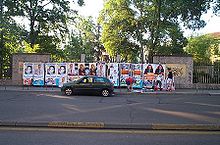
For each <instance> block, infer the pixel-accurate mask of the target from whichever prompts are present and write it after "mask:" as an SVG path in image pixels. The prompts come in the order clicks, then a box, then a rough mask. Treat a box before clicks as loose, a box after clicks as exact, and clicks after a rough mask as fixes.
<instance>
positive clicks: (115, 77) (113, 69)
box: [108, 63, 119, 87]
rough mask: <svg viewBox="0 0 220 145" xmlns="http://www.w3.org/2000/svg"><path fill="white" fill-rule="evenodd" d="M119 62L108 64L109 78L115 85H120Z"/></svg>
mask: <svg viewBox="0 0 220 145" xmlns="http://www.w3.org/2000/svg"><path fill="white" fill-rule="evenodd" d="M118 65H119V64H118V63H109V64H108V79H109V80H110V81H111V82H112V83H113V84H114V86H115V87H118V86H119V70H118V69H119V67H118Z"/></svg>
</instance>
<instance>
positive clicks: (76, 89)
mask: <svg viewBox="0 0 220 145" xmlns="http://www.w3.org/2000/svg"><path fill="white" fill-rule="evenodd" d="M61 91H62V92H64V93H65V94H66V95H67V96H70V95H72V94H73V93H74V94H75V93H76V94H100V95H102V96H104V97H107V96H110V95H112V93H113V91H114V85H113V84H112V83H111V81H110V80H109V79H107V78H105V77H97V76H85V77H83V78H80V79H78V80H76V81H72V82H68V83H64V84H63V87H62V88H61Z"/></svg>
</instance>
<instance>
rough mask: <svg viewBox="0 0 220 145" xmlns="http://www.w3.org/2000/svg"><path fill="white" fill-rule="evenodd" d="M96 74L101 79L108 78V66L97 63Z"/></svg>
mask: <svg viewBox="0 0 220 145" xmlns="http://www.w3.org/2000/svg"><path fill="white" fill-rule="evenodd" d="M96 74H97V76H99V77H106V64H105V63H104V62H98V63H97V69H96Z"/></svg>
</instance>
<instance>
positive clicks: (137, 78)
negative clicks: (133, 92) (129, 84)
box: [131, 64, 143, 89]
mask: <svg viewBox="0 0 220 145" xmlns="http://www.w3.org/2000/svg"><path fill="white" fill-rule="evenodd" d="M141 67H142V64H131V69H132V73H133V78H134V83H133V88H134V89H141V88H142V86H143V80H142V68H141Z"/></svg>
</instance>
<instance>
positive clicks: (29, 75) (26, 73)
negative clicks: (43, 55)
mask: <svg viewBox="0 0 220 145" xmlns="http://www.w3.org/2000/svg"><path fill="white" fill-rule="evenodd" d="M33 75H34V73H33V63H28V62H26V63H24V64H23V85H28V86H30V85H32V81H33Z"/></svg>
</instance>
